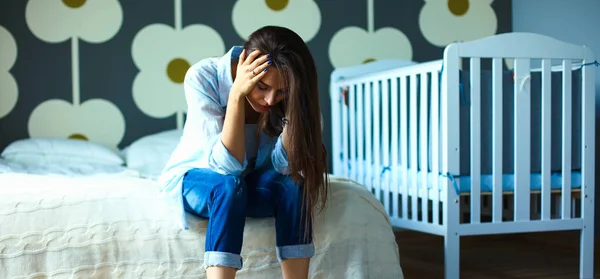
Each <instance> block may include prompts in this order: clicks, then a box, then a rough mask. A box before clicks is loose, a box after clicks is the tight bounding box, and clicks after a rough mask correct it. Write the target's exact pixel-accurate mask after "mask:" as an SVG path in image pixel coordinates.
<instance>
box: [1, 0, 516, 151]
mask: <svg viewBox="0 0 600 279" xmlns="http://www.w3.org/2000/svg"><path fill="white" fill-rule="evenodd" d="M511 21H512V19H511V2H510V1H498V0H496V1H493V0H477V1H473V0H424V1H423V0H420V1H418V0H404V1H391V0H388V1H374V0H347V1H341V0H337V1H333V0H330V1H313V0H237V1H232V0H230V1H225V0H224V1H211V2H210V3H209V2H204V1H191V0H185V1H184V0H162V1H158V0H146V1H140V0H137V1H136V0H128V1H124V0H122V1H117V0H27V1H25V0H4V1H2V2H1V3H0V149H2V148H4V147H5V146H6V145H7V144H9V143H10V142H12V141H14V140H17V139H21V138H26V137H67V138H78V139H85V140H91V141H96V142H100V143H102V144H105V145H107V146H109V147H113V148H122V147H125V146H126V145H128V144H130V143H131V142H132V141H134V140H136V139H138V138H140V137H142V136H144V135H147V134H152V133H156V132H159V131H163V130H168V129H175V128H181V127H182V126H183V123H184V121H185V114H186V109H187V107H186V103H185V99H184V95H183V87H182V81H183V76H184V74H185V72H186V70H187V69H188V68H189V67H190V65H192V64H194V63H196V62H197V61H198V60H200V59H203V58H206V57H212V56H219V55H223V54H224V53H226V52H227V51H228V50H229V48H231V46H232V45H238V44H241V43H242V42H243V40H244V39H245V38H247V36H248V35H249V34H250V33H251V32H252V31H254V30H256V29H257V28H259V27H261V26H264V25H281V26H286V27H288V28H291V29H293V30H295V31H296V32H298V34H299V35H300V36H301V37H302V38H303V39H304V40H305V41H306V42H307V44H308V45H309V47H310V48H311V50H312V52H313V55H314V57H315V60H316V61H317V67H318V71H319V78H320V90H321V101H322V104H323V109H322V110H323V111H322V112H323V115H324V117H325V123H324V124H325V135H324V136H325V139H324V140H325V142H326V144H327V146H328V147H329V145H330V143H329V141H330V140H329V139H330V137H331V135H330V133H329V132H328V129H327V127H329V126H330V122H331V119H329V114H330V111H329V92H328V88H329V84H328V82H329V75H330V74H331V71H332V70H334V69H335V68H338V67H346V66H352V65H357V64H361V63H369V62H370V61H375V60H378V59H391V58H396V59H408V60H414V61H418V62H424V61H428V60H434V59H439V58H441V57H442V54H443V50H444V47H445V46H446V45H447V44H449V43H451V42H453V41H457V40H472V39H477V38H480V37H485V36H489V35H493V34H497V33H505V32H510V31H511Z"/></svg>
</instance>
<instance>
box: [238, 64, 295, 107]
mask: <svg viewBox="0 0 600 279" xmlns="http://www.w3.org/2000/svg"><path fill="white" fill-rule="evenodd" d="M280 77H281V75H280V74H279V70H278V69H277V68H275V67H269V68H268V70H267V72H266V73H265V75H264V76H263V78H262V79H261V80H259V81H258V83H257V84H256V86H255V87H254V89H253V90H252V92H250V93H249V94H248V95H247V98H248V103H250V106H252V109H254V110H255V111H256V112H259V113H265V112H267V111H269V109H270V108H271V107H272V106H274V105H276V104H277V103H279V102H281V101H282V100H283V96H284V94H285V91H286V90H285V88H283V82H282V81H281V78H280Z"/></svg>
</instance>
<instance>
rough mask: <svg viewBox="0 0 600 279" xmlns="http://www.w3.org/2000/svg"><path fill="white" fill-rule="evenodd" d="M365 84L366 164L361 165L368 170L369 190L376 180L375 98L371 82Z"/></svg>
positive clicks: (366, 175) (366, 183) (366, 181)
mask: <svg viewBox="0 0 600 279" xmlns="http://www.w3.org/2000/svg"><path fill="white" fill-rule="evenodd" d="M364 85H365V124H366V125H365V128H366V129H365V135H366V138H365V140H366V144H365V153H366V156H365V160H364V165H361V167H363V168H365V169H366V170H367V173H365V177H366V178H365V185H367V187H369V191H371V190H372V188H371V187H372V185H373V182H374V179H373V168H372V167H371V163H372V162H373V160H372V158H373V157H372V155H373V140H372V135H373V130H372V129H373V114H372V108H373V105H372V99H373V87H372V85H371V82H366V83H364Z"/></svg>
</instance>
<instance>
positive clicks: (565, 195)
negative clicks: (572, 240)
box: [561, 59, 573, 219]
mask: <svg viewBox="0 0 600 279" xmlns="http://www.w3.org/2000/svg"><path fill="white" fill-rule="evenodd" d="M562 64H563V72H562V93H563V94H562V106H563V108H562V120H563V123H562V193H561V198H562V201H561V209H562V213H561V216H562V219H570V218H571V165H572V164H571V152H572V151H571V123H572V122H571V121H572V120H571V119H572V116H571V114H572V113H571V108H572V105H571V104H572V103H573V98H572V96H571V82H572V80H571V79H572V73H571V60H568V59H564V60H563V63H562Z"/></svg>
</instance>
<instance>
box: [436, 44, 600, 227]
mask: <svg viewBox="0 0 600 279" xmlns="http://www.w3.org/2000/svg"><path fill="white" fill-rule="evenodd" d="M510 45H518V46H519V47H517V48H514V47H513V48H511V47H510ZM459 59H468V60H469V62H470V69H469V71H470V74H471V75H470V80H469V82H470V85H471V86H470V88H471V90H470V95H471V100H470V103H469V106H470V110H471V121H470V122H471V127H470V136H471V145H470V149H471V150H470V154H471V158H470V162H471V164H470V165H471V169H470V175H471V192H470V194H471V195H470V222H471V223H479V222H480V219H479V217H480V216H481V215H480V203H481V192H480V189H481V179H480V178H481V169H480V166H481V161H480V159H481V148H482V144H481V141H480V139H481V126H480V122H479V120H480V119H481V107H482V105H481V92H480V88H481V83H480V82H481V81H480V71H481V60H482V59H491V60H492V69H491V70H492V83H493V86H492V88H493V89H492V95H493V99H492V103H493V124H492V125H493V142H492V148H493V170H492V175H493V181H494V183H493V185H494V189H493V192H492V196H493V197H492V200H493V210H492V222H502V219H503V217H506V216H503V215H502V213H503V212H502V201H503V200H502V195H503V191H502V189H501V188H500V187H501V186H500V185H502V179H503V173H504V170H503V167H502V165H503V164H502V162H503V157H502V156H503V148H504V147H505V146H506V144H507V142H505V141H503V134H502V133H503V129H502V127H503V125H504V124H505V123H503V114H502V111H503V107H502V106H503V102H502V92H503V88H502V83H503V81H502V71H503V69H502V64H503V62H502V61H503V60H504V59H514V69H513V71H514V76H513V86H514V89H513V90H514V120H515V121H514V140H513V141H514V185H515V188H514V203H513V204H514V211H513V214H514V216H512V217H513V218H512V219H513V220H514V221H529V220H532V216H531V204H530V201H531V190H530V189H531V179H530V177H531V174H532V170H531V165H532V162H531V160H532V139H531V128H532V126H531V122H532V120H531V118H532V113H535V112H532V111H531V105H532V94H531V93H532V92H531V86H532V84H533V80H532V76H531V74H532V72H533V71H532V69H531V66H532V64H533V63H534V62H536V61H541V69H540V70H539V71H541V81H540V82H541V103H542V104H541V108H542V109H541V124H542V125H541V133H542V136H541V142H539V143H538V142H534V143H533V144H541V180H542V181H541V185H542V186H541V191H540V197H541V216H540V220H542V221H544V220H551V204H552V201H551V198H552V196H551V194H552V189H551V158H552V156H560V157H561V170H560V174H561V181H560V182H561V185H562V186H561V189H560V192H559V193H560V196H561V200H560V203H559V204H558V207H559V208H560V210H561V211H560V214H559V215H560V219H563V220H566V219H571V218H573V216H574V213H575V212H572V209H575V207H574V206H572V204H571V203H572V202H573V201H572V195H571V194H572V192H573V190H574V189H573V188H572V172H573V168H572V166H573V163H574V162H573V161H572V156H571V152H572V151H573V136H574V135H575V136H576V137H577V138H580V139H581V149H580V150H576V152H581V158H582V161H581V174H582V185H581V188H580V189H577V191H580V192H581V195H582V202H583V203H584V204H586V203H588V204H589V203H590V202H592V201H591V198H590V197H592V196H593V191H594V189H593V175H594V173H593V172H594V170H593V156H594V155H593V154H594V146H593V145H594V144H593V141H594V139H593V137H594V136H593V131H594V126H593V124H592V123H593V121H594V117H595V116H594V108H593V105H590V103H591V104H593V103H594V102H595V101H594V90H593V86H594V81H593V79H594V75H593V68H591V67H583V65H587V64H589V63H591V62H593V61H595V60H594V57H593V54H592V53H591V52H590V51H589V49H587V48H582V47H580V46H574V45H570V44H565V43H563V42H559V41H556V40H554V39H552V38H548V37H545V36H539V35H534V34H519V33H515V34H503V35H498V36H493V37H489V38H486V39H481V40H478V41H474V42H469V43H461V44H453V45H451V46H449V47H448V48H447V49H446V52H445V60H444V62H445V63H446V64H448V67H447V70H448V72H447V73H446V74H445V75H444V77H445V78H446V80H448V84H447V87H444V89H446V90H447V93H444V94H442V95H447V96H448V97H449V98H450V99H454V100H456V99H458V95H459V92H458V91H459V85H458V78H457V76H456V74H457V73H458V71H459V67H458V64H457V63H455V61H458V60H459ZM556 61H558V62H559V63H560V64H561V67H562V69H561V72H562V77H561V78H562V92H561V93H562V98H561V100H560V101H561V103H562V109H561V110H562V112H561V113H562V117H561V118H562V123H558V124H559V127H561V138H560V142H561V144H562V146H561V148H560V152H561V154H553V153H552V151H551V145H552V141H553V140H558V139H554V138H552V136H551V129H552V127H555V126H556V123H552V121H553V120H552V114H556V112H552V111H551V107H552V106H551V102H552V100H551V98H552V94H553V93H552V91H551V80H552V77H551V72H552V63H553V62H556ZM574 63H579V64H581V65H582V67H580V68H579V69H581V80H576V81H574V80H572V76H573V75H572V72H573V70H574V69H573V67H572V65H573V64H574ZM573 82H577V83H579V86H580V87H581V91H580V92H572V88H573V86H572V85H573ZM574 94H581V95H580V96H577V97H579V98H580V99H581V111H580V112H579V113H580V117H581V123H582V125H581V130H580V131H578V130H575V129H574V127H572V123H573V121H572V120H573V116H574V115H573V111H572V108H573V95H574ZM450 118H452V117H451V116H450ZM458 125H460V123H459V122H458V121H456V122H454V121H452V120H450V119H448V122H447V125H445V126H446V127H448V129H449V130H455V129H459V127H458ZM457 142H458V136H457V135H453V134H449V138H448V144H449V145H450V146H449V148H448V150H456V149H457V148H458V146H457V145H456V143H457ZM459 157H460V155H458V156H452V155H451V156H449V157H448V163H449V168H450V170H451V172H454V173H455V172H456V171H458V170H457V169H453V167H452V166H453V165H455V163H456V165H458V160H459ZM577 163H579V162H577ZM590 210H591V209H590V207H589V206H584V207H583V208H582V212H581V214H582V215H586V214H587V215H588V216H589V215H591V214H592V212H591V211H590ZM582 217H583V216H582ZM573 224H577V225H576V227H574V228H570V229H575V228H580V227H582V226H584V225H585V224H580V223H573ZM564 229H569V228H564Z"/></svg>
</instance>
